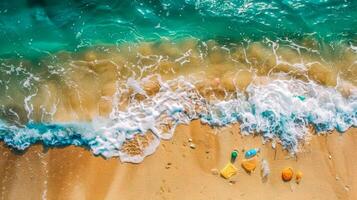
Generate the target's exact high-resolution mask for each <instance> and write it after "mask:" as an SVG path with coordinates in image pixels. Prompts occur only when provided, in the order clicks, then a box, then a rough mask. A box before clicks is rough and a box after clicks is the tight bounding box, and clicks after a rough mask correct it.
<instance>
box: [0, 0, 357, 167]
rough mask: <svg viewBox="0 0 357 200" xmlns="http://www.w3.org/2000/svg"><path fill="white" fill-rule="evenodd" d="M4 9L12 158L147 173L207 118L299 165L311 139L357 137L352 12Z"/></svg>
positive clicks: (85, 6)
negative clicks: (55, 153) (164, 150)
mask: <svg viewBox="0 0 357 200" xmlns="http://www.w3.org/2000/svg"><path fill="white" fill-rule="evenodd" d="M0 5H1V9H0V13H1V15H0V22H1V25H2V30H1V31H0V36H1V37H0V38H1V39H0V43H1V44H2V45H1V48H0V55H1V56H0V57H1V59H0V65H1V66H0V93H1V94H3V95H1V96H0V111H1V112H0V138H1V139H2V140H3V141H4V142H5V143H6V144H7V145H9V146H11V147H12V148H16V149H20V150H23V149H26V148H28V147H29V146H30V145H32V144H34V143H37V142H41V143H43V144H45V145H48V146H63V145H72V144H73V145H79V146H84V147H87V148H89V149H90V150H91V151H92V152H93V153H94V154H96V155H102V156H104V157H113V156H119V157H120V159H121V160H122V161H129V162H140V161H142V159H143V158H144V157H145V156H146V155H149V154H151V153H153V152H154V150H155V148H156V147H157V145H158V144H159V141H160V139H169V138H171V137H172V134H173V133H174V130H175V127H176V126H177V125H179V124H183V123H189V122H190V121H192V120H195V119H199V120H201V122H202V123H207V124H209V125H212V126H215V127H221V126H226V125H229V124H232V123H240V124H241V131H242V134H252V133H259V134H261V135H262V137H263V138H264V139H267V140H277V141H278V142H281V144H282V145H283V146H284V147H285V148H287V149H289V150H290V151H292V152H296V151H298V149H299V144H301V143H302V142H303V141H304V140H305V138H306V136H307V133H308V132H309V129H310V128H311V127H312V128H313V129H314V130H315V131H316V132H318V133H321V132H327V131H331V130H334V129H337V130H338V131H340V132H343V131H345V130H347V129H348V128H349V127H351V126H356V124H357V89H356V85H357V82H356V81H357V79H356V76H357V47H356V46H355V38H356V30H355V29H356V28H355V27H357V26H356V25H357V24H356V22H357V20H356V19H357V18H356V17H354V16H356V15H357V13H356V12H355V8H356V3H355V2H354V1H304V2H301V1H272V2H266V1H248V0H247V1H230V2H228V1H182V2H177V1H145V2H141V1H118V2H113V1H110V2H106V1H100V2H96V1H51V2H50V1H45V0H42V1H34V0H32V1H11V2H10V1H4V2H2V3H0ZM10 19H11V20H10ZM12 19H18V20H12ZM336 24H338V26H336Z"/></svg>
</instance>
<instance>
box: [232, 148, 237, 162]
mask: <svg viewBox="0 0 357 200" xmlns="http://www.w3.org/2000/svg"><path fill="white" fill-rule="evenodd" d="M237 157H238V150H233V151H232V153H231V163H234V162H235V161H236V159H237Z"/></svg>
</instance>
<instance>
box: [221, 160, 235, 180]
mask: <svg viewBox="0 0 357 200" xmlns="http://www.w3.org/2000/svg"><path fill="white" fill-rule="evenodd" d="M236 173H237V168H236V167H235V166H234V165H233V164H232V163H227V164H226V166H224V168H223V169H222V170H221V176H222V177H224V178H226V179H228V178H230V177H232V176H233V175H235V174H236Z"/></svg>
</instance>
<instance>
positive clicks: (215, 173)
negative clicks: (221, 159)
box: [211, 168, 219, 175]
mask: <svg viewBox="0 0 357 200" xmlns="http://www.w3.org/2000/svg"><path fill="white" fill-rule="evenodd" d="M211 173H212V175H218V174H219V172H218V169H216V168H213V169H211Z"/></svg>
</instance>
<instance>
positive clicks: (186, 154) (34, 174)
mask: <svg viewBox="0 0 357 200" xmlns="http://www.w3.org/2000/svg"><path fill="white" fill-rule="evenodd" d="M190 138H191V139H192V142H193V143H194V144H195V148H194V149H193V148H191V147H190V145H189V142H188V140H189V139H190ZM254 147H260V148H261V150H262V151H261V153H260V155H259V157H258V158H259V161H260V159H261V158H264V159H266V160H267V161H268V163H269V166H270V170H271V172H270V175H269V177H268V180H267V181H266V182H263V181H262V179H261V176H260V164H258V166H257V169H256V170H255V172H253V173H252V174H250V175H249V174H247V173H246V172H245V171H244V169H243V168H242V167H241V166H240V164H241V159H242V157H243V153H242V151H241V150H242V148H244V149H246V150H247V149H249V148H254ZM0 149H1V153H2V157H1V159H0V169H1V179H2V181H1V183H0V184H1V187H0V188H2V189H1V195H0V196H1V197H2V199H39V198H45V199H236V198H239V199H287V198H288V199H353V196H357V189H356V187H357V160H354V159H353V157H354V156H353V155H354V152H357V129H356V128H350V129H349V130H348V131H347V132H345V133H343V134H339V133H337V132H336V131H335V132H334V133H332V134H326V135H320V136H318V135H312V137H311V138H310V140H309V141H308V142H306V143H305V144H304V145H303V148H302V151H301V152H298V153H297V156H296V157H294V156H291V155H290V154H289V153H288V152H287V151H286V150H282V147H281V145H280V144H278V145H276V149H273V148H272V147H271V143H267V144H265V145H264V144H262V140H261V137H260V136H258V137H256V136H242V135H241V134H240V133H239V127H238V125H232V126H229V127H225V128H220V129H212V128H211V127H209V126H207V125H203V124H201V123H200V122H199V121H193V122H191V123H190V124H189V125H180V126H178V127H177V130H176V131H175V134H174V136H173V138H172V139H171V140H169V141H161V144H160V145H159V147H158V148H157V151H156V152H155V153H154V154H152V155H150V156H148V157H146V158H145V159H144V161H143V162H142V163H140V164H130V163H121V162H120V161H119V159H118V158H111V159H103V158H102V157H96V156H93V154H92V153H91V152H89V151H88V150H85V149H83V148H80V147H74V146H70V147H65V148H54V149H47V150H44V149H43V146H42V145H36V146H32V147H30V148H29V149H28V150H27V151H26V152H24V153H23V154H14V153H12V152H11V150H10V149H9V148H7V147H4V145H2V147H1V148H0ZM233 149H238V150H239V155H238V159H237V161H236V162H235V166H236V167H237V168H238V173H237V175H235V176H233V177H232V178H231V179H230V180H226V179H223V178H222V177H220V176H219V175H214V174H213V173H212V172H211V170H212V169H218V170H220V169H221V168H222V167H223V166H224V165H225V164H226V163H227V162H229V159H230V152H231V151H232V150H233ZM284 167H292V168H293V169H298V170H300V171H302V172H303V178H302V181H301V183H300V184H296V183H295V181H294V180H292V181H291V182H288V183H286V182H283V181H282V180H281V170H282V169H283V168H284ZM93 191H95V192H93Z"/></svg>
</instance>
